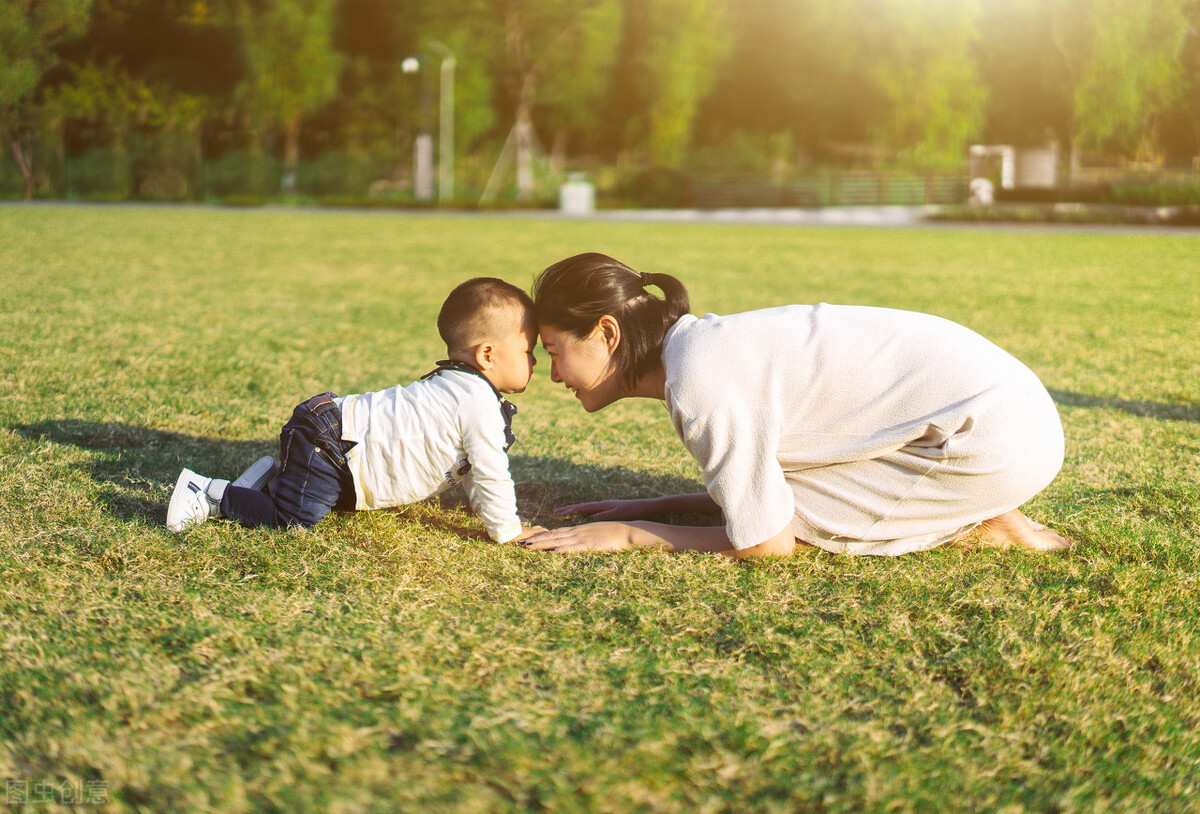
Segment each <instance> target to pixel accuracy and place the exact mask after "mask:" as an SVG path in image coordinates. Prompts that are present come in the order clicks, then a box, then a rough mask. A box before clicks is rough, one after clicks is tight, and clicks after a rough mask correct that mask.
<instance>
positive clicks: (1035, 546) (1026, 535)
mask: <svg viewBox="0 0 1200 814" xmlns="http://www.w3.org/2000/svg"><path fill="white" fill-rule="evenodd" d="M973 536H974V538H975V540H977V541H978V543H979V544H980V545H982V546H985V547H987V548H1024V549H1028V550H1029V551H1061V550H1062V549H1064V548H1070V547H1071V546H1072V545H1074V543H1073V541H1071V540H1068V539H1067V538H1066V537H1063V536H1062V535H1061V534H1059V533H1058V532H1057V531H1055V530H1054V529H1052V528H1047V527H1046V526H1043V525H1042V524H1041V523H1037V522H1035V521H1033V520H1030V519H1029V518H1028V517H1026V516H1025V515H1023V514H1021V512H1020V511H1018V510H1017V509H1013V510H1012V511H1011V512H1005V513H1004V514H1002V515H1000V516H999V517H993V518H992V519H991V520H985V521H983V522H982V523H980V524H979V528H978V529H977V530H976V534H975V535H973Z"/></svg>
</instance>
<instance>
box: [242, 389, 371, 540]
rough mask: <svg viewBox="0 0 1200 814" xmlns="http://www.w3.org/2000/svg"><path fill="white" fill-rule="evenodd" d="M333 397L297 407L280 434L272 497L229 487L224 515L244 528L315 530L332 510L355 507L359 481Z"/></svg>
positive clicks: (311, 399) (321, 396)
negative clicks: (278, 465) (349, 459)
mask: <svg viewBox="0 0 1200 814" xmlns="http://www.w3.org/2000/svg"><path fill="white" fill-rule="evenodd" d="M333 399H334V394H333V393H322V394H321V395H319V396H313V397H312V398H310V399H309V400H308V401H306V402H304V403H302V404H299V405H297V406H296V409H295V410H293V411H292V417H291V418H290V419H289V420H288V422H287V423H286V424H284V425H283V429H282V430H281V431H280V433H279V460H280V463H281V464H282V468H281V469H280V472H279V476H278V477H277V478H276V479H275V485H274V492H273V494H267V493H266V492H260V491H258V490H257V489H245V488H243V487H241V486H230V487H229V488H227V489H226V490H225V496H224V497H223V498H221V512H222V513H224V515H225V516H226V517H229V518H231V519H233V520H236V521H238V522H239V523H241V524H242V525H243V526H250V527H251V528H253V527H256V526H269V527H270V528H276V529H281V528H287V527H288V526H304V527H306V528H307V527H309V526H315V525H316V524H317V523H320V522H321V521H322V520H323V519H324V518H325V515H327V514H329V512H330V511H332V510H333V509H342V510H350V509H353V508H354V505H355V495H354V479H353V478H352V477H351V475H350V467H349V465H348V464H347V463H346V452H347V451H348V450H349V449H350V448H351V447H353V446H354V444H353V442H350V441H343V440H342V411H341V410H340V409H339V408H338V406H337V404H335V403H334V401H333Z"/></svg>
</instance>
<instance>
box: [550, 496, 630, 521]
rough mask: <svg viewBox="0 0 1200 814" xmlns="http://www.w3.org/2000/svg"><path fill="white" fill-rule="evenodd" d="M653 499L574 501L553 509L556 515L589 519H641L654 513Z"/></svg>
mask: <svg viewBox="0 0 1200 814" xmlns="http://www.w3.org/2000/svg"><path fill="white" fill-rule="evenodd" d="M653 502H654V501H653V500H596V501H592V502H590V503H574V504H572V505H570V506H561V507H559V508H557V509H555V510H554V513H555V514H556V515H559V516H560V517H565V516H568V515H573V516H578V517H586V518H588V519H589V520H641V519H643V518H646V517H649V516H650V515H651V514H653V513H654V511H653V506H652V504H653Z"/></svg>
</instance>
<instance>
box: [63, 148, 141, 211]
mask: <svg viewBox="0 0 1200 814" xmlns="http://www.w3.org/2000/svg"><path fill="white" fill-rule="evenodd" d="M65 170H66V176H67V177H66V184H67V195H68V197H70V198H82V199H85V200H92V201H123V200H125V199H126V198H128V197H129V194H130V192H131V191H132V189H133V170H132V168H131V167H130V163H129V153H128V152H126V150H125V148H124V147H120V146H117V147H96V148H93V149H91V150H88V151H87V152H85V153H83V154H82V155H79V156H74V157H70V158H68V159H67V161H66V167H65Z"/></svg>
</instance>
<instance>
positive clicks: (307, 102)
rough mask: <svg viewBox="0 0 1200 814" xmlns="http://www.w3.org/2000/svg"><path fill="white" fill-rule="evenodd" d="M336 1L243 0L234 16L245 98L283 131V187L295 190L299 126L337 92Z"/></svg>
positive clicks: (287, 189)
mask: <svg viewBox="0 0 1200 814" xmlns="http://www.w3.org/2000/svg"><path fill="white" fill-rule="evenodd" d="M336 5H337V0H247V2H246V3H245V4H244V5H242V6H241V8H240V9H239V13H238V15H237V21H238V24H239V28H240V29H241V31H242V38H243V39H242V45H243V48H244V49H245V53H246V64H247V78H246V83H245V93H246V97H247V99H248V101H249V103H250V106H251V108H252V109H253V110H254V111H255V112H256V113H258V114H260V115H263V116H265V117H267V118H268V119H270V120H272V121H274V122H276V123H277V124H278V125H279V126H280V128H281V129H282V131H283V135H284V176H283V184H284V189H285V190H286V191H290V190H291V189H293V188H294V184H295V173H296V164H297V163H298V161H299V158H300V125H301V122H302V120H303V118H304V116H305V114H306V113H310V112H313V111H315V110H317V109H318V108H319V107H320V106H321V105H323V104H325V103H326V102H328V101H329V100H330V99H332V98H333V97H334V96H335V95H336V94H337V90H338V75H339V72H340V71H341V68H342V64H343V61H344V57H343V56H342V55H341V54H339V53H338V52H337V51H335V50H334V49H333V25H334V10H335V7H336Z"/></svg>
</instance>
